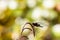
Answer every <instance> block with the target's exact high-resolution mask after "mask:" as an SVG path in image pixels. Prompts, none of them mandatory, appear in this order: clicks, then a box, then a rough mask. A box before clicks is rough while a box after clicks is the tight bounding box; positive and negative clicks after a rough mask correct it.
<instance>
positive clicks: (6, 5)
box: [0, 0, 60, 40]
mask: <svg viewBox="0 0 60 40" xmlns="http://www.w3.org/2000/svg"><path fill="white" fill-rule="evenodd" d="M27 22H31V23H32V22H41V23H43V24H41V25H43V27H42V28H36V29H35V32H36V34H35V35H36V36H35V38H34V39H35V40H60V0H0V40H17V39H18V38H19V37H20V35H21V29H22V27H23V25H24V24H25V23H27Z"/></svg>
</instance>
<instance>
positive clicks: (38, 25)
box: [32, 23, 42, 27]
mask: <svg viewBox="0 0 60 40" xmlns="http://www.w3.org/2000/svg"><path fill="white" fill-rule="evenodd" d="M32 25H34V26H37V27H42V26H41V25H40V24H39V23H32Z"/></svg>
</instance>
